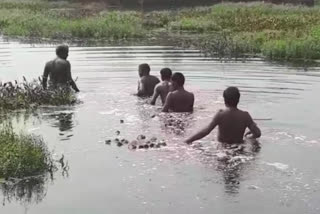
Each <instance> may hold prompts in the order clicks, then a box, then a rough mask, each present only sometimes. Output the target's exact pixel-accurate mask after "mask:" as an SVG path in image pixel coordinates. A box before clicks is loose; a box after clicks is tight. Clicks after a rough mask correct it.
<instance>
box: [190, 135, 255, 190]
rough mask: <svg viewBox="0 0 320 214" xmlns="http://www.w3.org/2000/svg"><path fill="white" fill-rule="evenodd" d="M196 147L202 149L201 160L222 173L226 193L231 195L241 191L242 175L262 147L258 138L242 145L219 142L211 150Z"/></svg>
mask: <svg viewBox="0 0 320 214" xmlns="http://www.w3.org/2000/svg"><path fill="white" fill-rule="evenodd" d="M195 148H196V149H197V150H200V151H202V152H201V157H200V159H201V160H200V161H201V162H202V163H203V164H205V165H207V166H209V167H210V168H211V167H213V168H214V169H215V170H216V171H218V172H219V173H220V174H221V176H222V182H223V183H224V188H225V193H227V194H231V195H233V194H238V193H239V190H240V187H241V180H242V177H243V175H244V173H245V171H247V169H248V167H249V165H251V164H254V162H255V157H256V156H257V155H258V154H259V152H260V149H261V147H260V143H259V142H258V141H257V140H246V142H245V143H244V144H240V145H223V144H221V143H219V144H217V145H216V148H211V149H212V150H210V151H208V150H209V149H208V148H203V147H202V146H199V147H197V146H195Z"/></svg>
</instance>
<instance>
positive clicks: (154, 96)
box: [150, 86, 160, 105]
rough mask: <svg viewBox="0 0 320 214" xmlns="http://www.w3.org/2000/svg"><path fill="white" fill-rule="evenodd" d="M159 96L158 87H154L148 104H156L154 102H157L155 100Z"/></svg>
mask: <svg viewBox="0 0 320 214" xmlns="http://www.w3.org/2000/svg"><path fill="white" fill-rule="evenodd" d="M159 95H160V92H159V87H158V86H156V87H155V88H154V92H153V96H152V100H151V102H150V104H151V105H155V104H156V100H157V98H158V97H159Z"/></svg>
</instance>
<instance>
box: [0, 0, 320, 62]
mask: <svg viewBox="0 0 320 214" xmlns="http://www.w3.org/2000/svg"><path fill="white" fill-rule="evenodd" d="M0 8H1V9H0V32H1V33H2V34H3V35H6V36H9V37H15V36H22V37H27V38H33V37H35V38H50V39H59V40H73V39H78V40H94V39H97V40H108V41H119V40H120V41H121V40H122V41H123V40H130V39H134V40H147V39H150V38H153V39H157V38H161V39H163V38H166V37H167V38H168V39H169V40H173V41H175V42H174V43H175V44H178V45H179V46H187V47H194V48H198V49H201V50H202V51H204V52H205V53H207V54H210V55H214V56H218V57H221V58H224V57H229V58H231V57H232V58H234V57H235V58H238V57H243V56H260V57H265V58H268V59H272V60H278V59H281V60H296V59H299V60H301V59H302V60H315V59H320V8H319V7H314V8H308V7H301V6H289V5H288V6H281V5H272V4H263V3H250V4H248V3H247V4H239V3H238V4H235V3H230V4H218V5H215V6H212V7H198V8H192V9H178V10H172V11H154V12H148V13H142V12H140V11H116V10H113V11H110V9H107V8H106V7H102V6H99V5H97V4H90V5H78V4H71V3H66V2H62V3H57V2H56V3H50V2H46V1H41V0H34V1H24V2H23V3H21V2H19V1H18V2H12V1H4V0H2V1H0Z"/></svg>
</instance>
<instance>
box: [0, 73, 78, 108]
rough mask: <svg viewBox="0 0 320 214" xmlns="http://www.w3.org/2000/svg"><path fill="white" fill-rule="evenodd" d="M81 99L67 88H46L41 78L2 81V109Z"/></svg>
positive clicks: (55, 104)
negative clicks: (29, 80)
mask: <svg viewBox="0 0 320 214" xmlns="http://www.w3.org/2000/svg"><path fill="white" fill-rule="evenodd" d="M78 102H79V100H78V99H77V97H76V94H75V93H74V92H73V91H71V90H70V89H67V88H58V89H55V90H44V89H43V87H42V85H41V79H40V80H33V81H31V82H28V81H27V80H26V79H24V81H23V82H21V83H18V82H17V81H16V82H14V83H12V82H7V83H0V111H6V110H17V109H30V108H35V107H38V106H40V105H53V106H60V105H73V104H75V103H78Z"/></svg>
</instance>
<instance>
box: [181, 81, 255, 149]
mask: <svg viewBox="0 0 320 214" xmlns="http://www.w3.org/2000/svg"><path fill="white" fill-rule="evenodd" d="M223 97H224V102H225V106H226V108H225V109H221V110H219V111H218V112H217V113H216V115H215V116H214V117H213V119H212V121H211V122H210V124H209V125H208V126H207V127H205V128H203V129H202V130H200V131H199V132H197V133H195V134H194V135H192V136H191V137H189V138H188V139H187V140H185V143H187V144H191V143H192V142H194V141H196V140H199V139H201V138H203V137H205V136H207V135H208V134H210V132H211V131H212V130H213V129H214V128H215V127H216V126H218V129H219V130H218V141H220V142H222V143H226V144H239V143H243V138H244V136H246V137H248V138H253V139H256V138H259V137H260V136H261V131H260V129H259V127H258V126H257V124H256V123H255V122H254V121H253V119H252V118H251V116H250V114H249V113H248V112H246V111H242V110H240V109H238V108H237V106H238V103H239V100H240V92H239V90H238V88H236V87H229V88H227V89H226V90H225V91H224V92H223ZM247 128H248V129H249V131H248V132H247V133H246V134H244V133H245V131H246V129H247Z"/></svg>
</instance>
